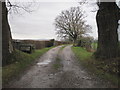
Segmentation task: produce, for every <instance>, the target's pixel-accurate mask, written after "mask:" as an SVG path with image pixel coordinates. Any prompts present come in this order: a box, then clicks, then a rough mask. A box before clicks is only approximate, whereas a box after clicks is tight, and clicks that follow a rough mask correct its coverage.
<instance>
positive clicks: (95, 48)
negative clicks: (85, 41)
mask: <svg viewBox="0 0 120 90" xmlns="http://www.w3.org/2000/svg"><path fill="white" fill-rule="evenodd" d="M97 46H98V44H97V42H93V43H92V47H93V49H94V50H97Z"/></svg>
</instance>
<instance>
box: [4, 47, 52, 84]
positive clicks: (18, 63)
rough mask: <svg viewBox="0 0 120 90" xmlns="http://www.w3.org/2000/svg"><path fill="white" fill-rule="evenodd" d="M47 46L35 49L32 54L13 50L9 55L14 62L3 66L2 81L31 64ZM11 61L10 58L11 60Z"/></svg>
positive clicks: (9, 78)
mask: <svg viewBox="0 0 120 90" xmlns="http://www.w3.org/2000/svg"><path fill="white" fill-rule="evenodd" d="M51 48H53V47H49V48H43V49H40V50H36V51H35V52H34V53H32V54H27V53H24V52H21V51H18V50H15V52H14V53H13V54H12V55H11V56H12V58H10V59H13V61H15V62H14V63H11V64H9V65H7V66H4V67H3V68H2V79H3V81H2V83H3V84H6V83H7V82H8V81H9V80H11V79H12V78H13V77H16V76H18V75H19V74H20V73H21V72H23V71H24V70H25V69H26V68H27V67H28V66H30V65H32V63H34V61H35V60H36V59H37V58H38V57H40V56H41V55H42V54H44V53H45V52H47V51H48V50H49V49H51ZM11 61H12V60H11Z"/></svg>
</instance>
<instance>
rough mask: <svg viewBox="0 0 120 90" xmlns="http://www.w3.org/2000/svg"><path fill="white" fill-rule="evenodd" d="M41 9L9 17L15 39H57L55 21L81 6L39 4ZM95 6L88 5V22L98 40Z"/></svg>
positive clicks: (72, 3) (58, 3)
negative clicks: (61, 14) (65, 12)
mask: <svg viewBox="0 0 120 90" xmlns="http://www.w3.org/2000/svg"><path fill="white" fill-rule="evenodd" d="M38 4H39V8H38V9H37V10H35V11H34V12H32V13H30V14H29V13H24V14H23V15H22V16H21V15H13V14H10V15H9V23H10V27H11V31H12V37H13V39H53V38H54V39H57V35H56V31H55V26H54V20H55V18H56V17H57V16H58V15H59V13H60V12H61V11H63V10H66V9H69V8H70V7H76V6H80V5H79V3H78V2H38ZM96 8H97V6H96V5H95V4H86V5H84V6H83V10H85V11H86V14H85V15H86V16H87V17H86V20H87V23H88V24H89V25H91V26H92V33H91V34H90V35H91V36H93V37H94V38H97V26H96V20H95V16H96V12H92V11H93V10H96Z"/></svg>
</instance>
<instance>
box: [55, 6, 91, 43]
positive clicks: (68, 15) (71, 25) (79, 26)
mask: <svg viewBox="0 0 120 90" xmlns="http://www.w3.org/2000/svg"><path fill="white" fill-rule="evenodd" d="M84 18H85V16H84V13H83V12H82V10H81V8H80V7H71V8H70V10H65V11H62V12H61V13H60V15H59V16H57V18H56V19H55V26H56V30H57V34H58V36H60V37H68V38H70V39H72V40H73V42H74V43H75V42H76V40H77V39H78V37H80V36H82V35H83V34H85V33H86V32H87V31H88V30H90V26H89V25H86V24H85V20H84Z"/></svg>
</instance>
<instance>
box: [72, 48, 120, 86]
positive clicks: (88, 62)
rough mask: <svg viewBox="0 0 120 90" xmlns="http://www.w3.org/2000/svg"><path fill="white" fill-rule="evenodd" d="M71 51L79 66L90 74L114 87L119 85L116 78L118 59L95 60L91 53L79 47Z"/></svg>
mask: <svg viewBox="0 0 120 90" xmlns="http://www.w3.org/2000/svg"><path fill="white" fill-rule="evenodd" d="M72 50H73V52H74V53H75V55H76V57H77V58H78V60H79V62H80V63H81V65H83V66H84V67H86V68H87V69H88V70H89V71H90V72H91V73H93V74H95V75H97V76H98V77H100V78H103V79H105V80H109V81H110V82H112V83H113V84H115V85H116V86H117V85H118V84H119V83H120V82H119V81H120V78H119V77H118V73H119V71H118V68H119V67H118V62H119V61H120V58H115V59H111V60H95V59H94V57H93V56H92V55H93V53H91V52H87V51H86V50H85V49H83V48H81V47H72Z"/></svg>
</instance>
